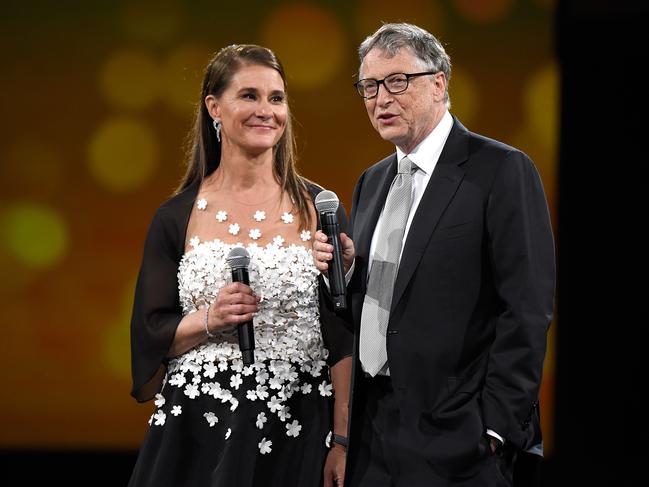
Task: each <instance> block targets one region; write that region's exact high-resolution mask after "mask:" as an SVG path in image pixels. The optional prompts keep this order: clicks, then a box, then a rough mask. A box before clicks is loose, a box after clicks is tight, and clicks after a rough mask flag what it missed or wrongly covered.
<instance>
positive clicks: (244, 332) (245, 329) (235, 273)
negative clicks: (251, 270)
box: [232, 267, 255, 365]
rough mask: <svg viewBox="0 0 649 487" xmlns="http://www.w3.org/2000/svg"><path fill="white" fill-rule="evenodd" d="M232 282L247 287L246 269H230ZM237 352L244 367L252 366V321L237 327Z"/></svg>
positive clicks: (253, 340)
mask: <svg viewBox="0 0 649 487" xmlns="http://www.w3.org/2000/svg"><path fill="white" fill-rule="evenodd" d="M232 282H241V283H243V284H246V285H249V284H250V280H249V277H248V269H247V268H245V267H237V268H235V269H232ZM237 331H238V336H239V350H241V358H242V360H243V364H244V365H252V364H253V363H254V362H255V333H254V331H255V330H254V326H253V324H252V320H249V321H246V322H245V323H242V324H241V325H239V327H238V330H237Z"/></svg>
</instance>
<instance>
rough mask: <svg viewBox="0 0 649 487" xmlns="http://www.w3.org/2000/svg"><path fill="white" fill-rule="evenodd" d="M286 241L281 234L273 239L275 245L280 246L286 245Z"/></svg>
mask: <svg viewBox="0 0 649 487" xmlns="http://www.w3.org/2000/svg"><path fill="white" fill-rule="evenodd" d="M284 242H285V240H284V239H283V238H282V236H281V235H278V236H277V237H275V238H274V239H273V243H274V244H275V245H277V246H278V247H281V246H282V245H284Z"/></svg>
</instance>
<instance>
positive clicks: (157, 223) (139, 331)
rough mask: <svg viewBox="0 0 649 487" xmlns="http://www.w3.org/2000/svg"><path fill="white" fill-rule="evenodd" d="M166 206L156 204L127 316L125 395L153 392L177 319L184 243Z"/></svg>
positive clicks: (143, 396) (147, 395) (142, 396)
mask: <svg viewBox="0 0 649 487" xmlns="http://www.w3.org/2000/svg"><path fill="white" fill-rule="evenodd" d="M172 213H173V212H172V211H170V210H169V209H168V208H165V207H164V206H163V207H161V208H160V209H158V211H157V212H156V214H155V216H154V218H153V221H152V223H151V225H150V227H149V231H148V234H147V237H146V242H145V244H144V255H143V258H142V264H141V267H140V272H139V275H138V279H137V285H136V288H135V300H134V304H133V315H132V317H131V368H132V370H131V372H132V376H133V389H132V391H131V395H132V396H133V397H135V398H136V399H137V400H138V401H140V402H141V401H148V400H149V399H151V398H153V397H154V396H155V394H156V393H157V392H159V390H160V387H161V384H162V379H163V377H164V374H165V371H166V363H167V353H168V351H169V347H170V346H171V343H172V342H173V339H174V335H175V333H176V328H177V327H178V324H179V323H180V320H181V319H182V309H181V306H180V301H179V295H178V277H177V275H178V265H179V262H180V258H181V255H182V249H183V246H184V241H182V240H184V236H181V235H179V230H178V225H177V224H176V222H175V219H174V218H173V216H172Z"/></svg>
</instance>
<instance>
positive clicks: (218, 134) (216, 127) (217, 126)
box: [212, 119, 221, 142]
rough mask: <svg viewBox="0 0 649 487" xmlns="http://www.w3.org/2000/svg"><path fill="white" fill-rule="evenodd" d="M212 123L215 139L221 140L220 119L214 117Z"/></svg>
mask: <svg viewBox="0 0 649 487" xmlns="http://www.w3.org/2000/svg"><path fill="white" fill-rule="evenodd" d="M212 125H214V130H216V140H218V141H219V142H221V121H220V120H217V119H214V122H213V123H212Z"/></svg>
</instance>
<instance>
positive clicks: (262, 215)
mask: <svg viewBox="0 0 649 487" xmlns="http://www.w3.org/2000/svg"><path fill="white" fill-rule="evenodd" d="M253 218H254V219H255V220H256V221H258V222H260V221H262V220H265V219H266V212H265V211H261V210H257V211H255V214H254V215H253Z"/></svg>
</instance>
